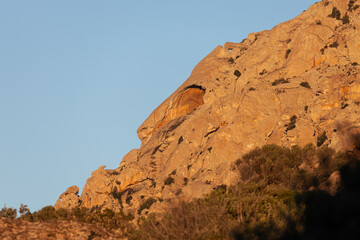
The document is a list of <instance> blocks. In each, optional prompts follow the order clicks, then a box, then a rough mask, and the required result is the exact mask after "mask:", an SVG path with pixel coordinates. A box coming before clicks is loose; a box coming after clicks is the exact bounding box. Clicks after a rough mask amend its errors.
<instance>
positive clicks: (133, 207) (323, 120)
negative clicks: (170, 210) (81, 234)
mask: <svg viewBox="0 0 360 240" xmlns="http://www.w3.org/2000/svg"><path fill="white" fill-rule="evenodd" d="M334 7H336V8H337V9H339V11H340V12H341V14H342V16H343V15H344V14H345V12H346V11H347V9H348V6H347V1H342V0H331V1H328V4H325V1H321V2H318V3H316V4H314V5H312V6H311V7H310V8H309V9H308V10H307V11H305V12H303V13H302V14H300V15H299V16H298V17H296V18H294V19H292V20H290V21H287V22H284V23H281V24H279V25H278V26H276V27H274V28H273V29H271V30H266V31H262V32H258V33H255V34H250V35H249V37H248V39H245V40H244V41H243V42H242V43H226V44H225V48H224V47H222V46H218V47H216V48H215V49H214V50H213V51H212V52H211V53H209V54H208V55H207V56H206V57H205V58H204V59H203V60H202V61H201V62H200V63H199V64H198V65H197V66H196V67H195V68H194V70H193V72H192V73H191V75H190V77H189V78H188V79H187V80H186V81H185V82H184V83H183V84H182V85H181V86H180V87H179V88H178V89H177V90H176V91H175V92H174V93H173V94H172V95H170V96H169V97H168V98H167V99H166V100H165V101H164V102H163V103H162V104H161V105H160V106H159V107H157V108H156V109H155V110H154V111H153V112H152V113H151V114H150V116H149V117H148V118H147V119H146V120H145V121H144V123H143V124H142V125H141V126H140V127H139V129H138V136H139V138H140V140H141V141H142V144H141V147H140V148H139V149H138V150H132V151H131V152H130V153H129V154H127V155H126V156H125V157H124V160H123V162H122V163H121V164H120V167H119V168H118V169H115V170H106V169H103V168H101V169H99V170H97V171H96V174H95V173H94V174H93V175H92V177H91V178H89V179H88V181H87V183H86V185H85V187H84V190H83V193H82V196H81V200H82V206H86V207H89V208H91V207H95V206H102V207H110V208H113V209H119V208H122V209H123V210H124V211H128V212H132V213H134V214H137V210H138V209H139V206H140V205H141V204H142V203H144V201H146V199H148V198H150V197H152V198H154V199H155V200H158V201H157V202H156V203H154V204H153V205H152V206H151V207H150V209H149V212H156V211H163V206H165V205H166V204H167V202H168V201H170V200H171V199H175V198H184V199H191V198H193V197H198V196H201V195H202V194H204V193H208V192H209V191H211V189H213V188H214V187H216V186H219V185H222V184H226V185H230V184H232V183H235V182H236V181H238V179H239V178H238V177H239V176H238V173H237V171H236V170H234V169H235V168H234V161H236V159H239V158H241V157H242V156H243V155H244V154H245V153H247V152H248V151H250V150H252V149H253V148H255V147H258V146H262V145H264V144H267V143H276V144H279V145H283V146H288V147H290V146H293V145H306V144H308V143H314V144H315V145H316V141H317V138H318V136H319V135H320V134H322V133H323V132H326V134H327V138H328V140H327V142H326V143H328V144H329V146H330V147H333V148H335V149H348V148H353V147H354V144H353V143H349V142H348V140H346V139H348V136H349V134H350V135H351V134H353V133H355V132H356V131H358V130H359V129H360V114H359V112H360V103H359V97H360V87H359V86H360V66H359V65H357V64H356V63H360V49H359V47H358V46H359V39H360V31H359V29H360V19H359V17H358V16H359V14H360V8H358V9H356V10H354V11H352V12H348V13H347V14H348V16H349V18H350V22H349V23H344V22H343V21H340V20H337V19H335V18H332V17H329V14H331V12H332V9H333V8H334ZM230 49H232V50H231V51H229V50H230ZM294 116H296V123H295V128H292V129H288V128H287V126H288V125H289V122H290V121H291V119H293V117H294ZM115 190H116V191H115ZM179 190H181V191H179ZM114 191H115V192H116V194H112V193H113V192H114ZM175 193H179V194H175ZM160 200H161V201H160ZM162 200H168V201H162Z"/></svg>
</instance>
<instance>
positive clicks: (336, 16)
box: [328, 7, 341, 20]
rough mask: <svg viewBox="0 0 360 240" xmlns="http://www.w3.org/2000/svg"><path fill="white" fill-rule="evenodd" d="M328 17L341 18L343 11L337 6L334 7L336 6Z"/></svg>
mask: <svg viewBox="0 0 360 240" xmlns="http://www.w3.org/2000/svg"><path fill="white" fill-rule="evenodd" d="M328 17H331V18H336V19H337V20H340V18H341V13H340V11H339V10H338V9H337V8H336V7H334V8H333V9H332V12H331V14H329V15H328Z"/></svg>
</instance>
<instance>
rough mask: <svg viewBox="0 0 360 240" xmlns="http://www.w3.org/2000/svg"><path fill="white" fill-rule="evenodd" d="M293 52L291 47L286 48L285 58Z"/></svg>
mask: <svg viewBox="0 0 360 240" xmlns="http://www.w3.org/2000/svg"><path fill="white" fill-rule="evenodd" d="M290 53H291V49H288V50H286V53H285V58H288V57H289V55H290Z"/></svg>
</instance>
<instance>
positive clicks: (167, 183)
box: [164, 176, 175, 185]
mask: <svg viewBox="0 0 360 240" xmlns="http://www.w3.org/2000/svg"><path fill="white" fill-rule="evenodd" d="M174 181H175V180H174V178H172V177H171V176H168V177H167V178H166V179H165V181H164V185H171V184H173V183H174Z"/></svg>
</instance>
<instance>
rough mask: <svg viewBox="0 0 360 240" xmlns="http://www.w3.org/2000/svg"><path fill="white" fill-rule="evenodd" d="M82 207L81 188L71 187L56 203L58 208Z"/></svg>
mask: <svg viewBox="0 0 360 240" xmlns="http://www.w3.org/2000/svg"><path fill="white" fill-rule="evenodd" d="M79 205H80V198H79V188H78V187H77V186H71V187H69V188H68V189H67V190H66V191H65V192H64V193H63V194H61V195H60V197H59V199H58V200H57V202H56V203H55V207H56V208H65V209H67V208H73V207H78V206H79Z"/></svg>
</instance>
